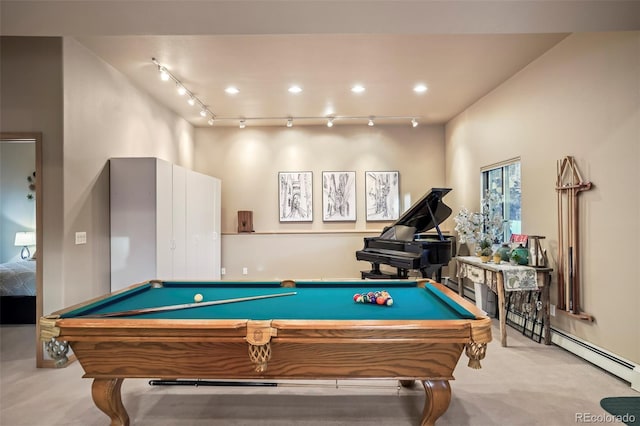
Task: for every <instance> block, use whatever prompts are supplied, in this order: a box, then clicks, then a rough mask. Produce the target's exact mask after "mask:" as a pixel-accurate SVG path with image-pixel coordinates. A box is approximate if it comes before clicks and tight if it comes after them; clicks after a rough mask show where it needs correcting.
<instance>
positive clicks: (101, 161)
mask: <svg viewBox="0 0 640 426" xmlns="http://www.w3.org/2000/svg"><path fill="white" fill-rule="evenodd" d="M0 40H1V43H2V46H1V47H2V48H1V49H0V55H1V60H0V63H1V64H2V73H1V75H2V91H1V93H2V98H1V101H2V102H1V104H0V107H1V110H0V113H1V114H0V115H1V117H2V121H1V126H2V127H1V130H2V131H3V132H34V131H35V132H37V131H40V132H42V133H43V168H42V172H43V173H42V174H43V189H42V190H43V198H44V201H43V211H44V218H43V221H44V224H43V228H44V229H42V230H41V231H42V236H43V248H42V252H43V253H44V255H43V256H42V257H41V258H42V259H43V295H42V296H43V306H44V312H45V313H49V312H52V311H54V310H57V309H60V308H63V307H65V306H69V305H71V304H74V303H77V302H80V301H82V300H86V299H88V298H91V297H95V296H98V295H100V294H104V293H107V292H108V291H109V265H110V263H109V187H108V182H109V175H108V166H107V164H108V159H109V158H110V157H116V156H154V157H160V158H163V159H165V160H167V161H171V162H174V163H177V164H180V165H183V166H185V167H192V166H193V128H192V127H191V125H190V124H188V123H187V122H186V121H184V120H183V119H181V118H178V117H177V116H176V115H175V114H174V113H172V112H171V111H169V110H167V109H166V108H164V107H161V106H159V105H158V104H157V103H156V102H155V101H154V100H153V99H152V98H151V97H150V96H149V95H147V94H146V93H143V92H140V91H139V90H137V89H135V88H134V86H133V85H132V84H131V83H130V82H129V81H128V80H126V79H125V78H124V77H123V76H122V75H120V74H119V73H118V72H116V71H115V70H114V69H113V68H112V67H110V66H109V65H107V64H105V63H104V62H103V61H101V60H100V59H98V58H96V57H95V56H94V55H93V54H91V53H90V52H89V51H87V50H86V49H85V48H84V47H82V46H81V45H80V44H78V43H77V42H75V41H74V40H72V39H62V38H58V37H51V38H41V37H2V38H1V39H0ZM77 231H84V232H87V244H86V245H75V244H74V235H75V232H77Z"/></svg>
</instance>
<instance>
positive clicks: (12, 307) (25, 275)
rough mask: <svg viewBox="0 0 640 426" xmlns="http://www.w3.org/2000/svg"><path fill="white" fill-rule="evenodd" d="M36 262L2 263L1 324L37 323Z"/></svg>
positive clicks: (0, 275) (0, 288)
mask: <svg viewBox="0 0 640 426" xmlns="http://www.w3.org/2000/svg"><path fill="white" fill-rule="evenodd" d="M35 322H36V262H35V260H18V261H15V262H8V263H1V264H0V324H35Z"/></svg>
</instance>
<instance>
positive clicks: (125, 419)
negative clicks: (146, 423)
mask: <svg viewBox="0 0 640 426" xmlns="http://www.w3.org/2000/svg"><path fill="white" fill-rule="evenodd" d="M123 380H124V379H121V378H120V379H94V380H93V385H92V386H91V396H92V397H93V402H94V403H95V404H96V407H98V408H99V409H100V410H102V411H103V412H104V413H105V414H106V415H107V416H109V417H110V418H111V426H129V415H128V414H127V410H125V408H124V405H123V404H122V397H121V395H120V388H121V387H122V382H123Z"/></svg>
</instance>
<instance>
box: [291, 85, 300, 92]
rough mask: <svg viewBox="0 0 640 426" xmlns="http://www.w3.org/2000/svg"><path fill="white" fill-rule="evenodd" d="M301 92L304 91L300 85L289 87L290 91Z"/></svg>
mask: <svg viewBox="0 0 640 426" xmlns="http://www.w3.org/2000/svg"><path fill="white" fill-rule="evenodd" d="M300 92H302V88H301V87H300V86H291V87H289V93H300Z"/></svg>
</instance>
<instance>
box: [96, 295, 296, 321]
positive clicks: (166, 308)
mask: <svg viewBox="0 0 640 426" xmlns="http://www.w3.org/2000/svg"><path fill="white" fill-rule="evenodd" d="M296 294H298V293H297V292H295V291H291V292H288V293H274V294H263V295H260V296H248V297H237V298H235V299H221V300H212V301H211V302H195V303H183V304H180V305H167V306H158V307H154V308H141V309H131V310H129V311H119V312H107V313H104V314H96V315H83V316H84V317H85V318H105V317H126V316H132V315H141V314H148V313H153V312H166V311H178V310H182V309H190V308H199V307H201V306H213V305H224V304H227V303H237V302H247V301H250V300H259V299H270V298H272V297H282V296H294V295H296Z"/></svg>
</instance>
